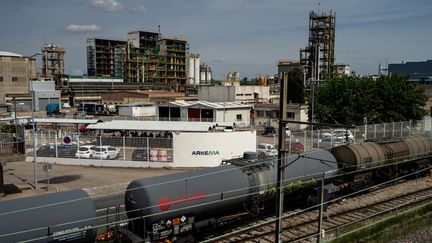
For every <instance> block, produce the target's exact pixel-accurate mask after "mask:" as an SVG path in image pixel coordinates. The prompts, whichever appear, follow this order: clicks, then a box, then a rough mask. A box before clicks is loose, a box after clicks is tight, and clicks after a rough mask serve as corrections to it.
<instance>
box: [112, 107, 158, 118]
mask: <svg viewBox="0 0 432 243" xmlns="http://www.w3.org/2000/svg"><path fill="white" fill-rule="evenodd" d="M119 115H120V116H156V107H155V106H143V107H128V106H127V107H119Z"/></svg>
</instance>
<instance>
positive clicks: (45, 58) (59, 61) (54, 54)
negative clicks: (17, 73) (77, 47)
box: [41, 43, 66, 87]
mask: <svg viewBox="0 0 432 243" xmlns="http://www.w3.org/2000/svg"><path fill="white" fill-rule="evenodd" d="M41 51H42V62H43V67H42V75H43V76H44V77H47V78H52V79H53V80H54V81H55V83H56V86H57V87H61V86H62V82H63V78H64V76H65V74H64V54H65V53H66V50H65V49H64V48H60V47H57V46H56V45H55V44H52V43H51V44H45V45H44V46H43V47H42V49H41Z"/></svg>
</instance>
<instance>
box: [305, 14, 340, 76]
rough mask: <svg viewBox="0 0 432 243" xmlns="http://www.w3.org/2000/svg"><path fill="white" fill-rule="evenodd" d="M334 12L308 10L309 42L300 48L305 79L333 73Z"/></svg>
mask: <svg viewBox="0 0 432 243" xmlns="http://www.w3.org/2000/svg"><path fill="white" fill-rule="evenodd" d="M335 26H336V13H334V12H332V11H330V13H319V12H313V11H312V12H310V14H309V42H308V45H307V46H306V47H305V48H303V49H300V64H301V65H303V66H304V68H305V72H306V80H309V79H313V80H323V79H325V78H326V77H328V76H331V75H332V74H333V73H334V71H335V70H334V62H335Z"/></svg>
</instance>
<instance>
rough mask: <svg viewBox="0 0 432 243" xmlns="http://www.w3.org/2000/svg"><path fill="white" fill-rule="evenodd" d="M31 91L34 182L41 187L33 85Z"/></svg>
mask: <svg viewBox="0 0 432 243" xmlns="http://www.w3.org/2000/svg"><path fill="white" fill-rule="evenodd" d="M30 92H31V96H32V134H33V136H32V140H33V141H32V142H33V166H34V167H33V169H34V183H35V189H36V190H37V189H39V187H38V179H37V166H36V162H37V158H36V134H35V133H36V128H35V126H36V125H35V120H34V119H35V115H34V110H35V106H36V105H35V97H34V96H35V95H34V90H33V85H32V90H31V91H30Z"/></svg>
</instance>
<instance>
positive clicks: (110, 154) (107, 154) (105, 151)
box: [93, 146, 120, 159]
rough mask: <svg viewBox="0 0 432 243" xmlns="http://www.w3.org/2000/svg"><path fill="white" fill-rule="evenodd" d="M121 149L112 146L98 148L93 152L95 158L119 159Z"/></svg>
mask: <svg viewBox="0 0 432 243" xmlns="http://www.w3.org/2000/svg"><path fill="white" fill-rule="evenodd" d="M119 153H120V151H119V149H118V148H115V147H112V146H97V147H95V149H94V152H93V158H97V159H100V158H102V159H115V158H117V157H119Z"/></svg>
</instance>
